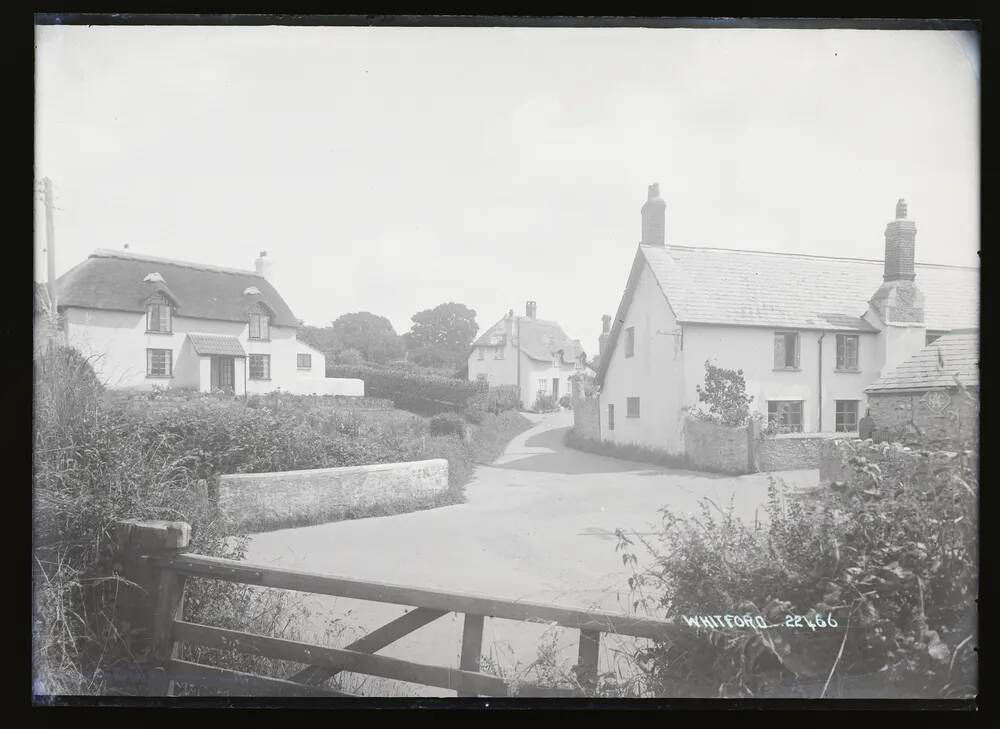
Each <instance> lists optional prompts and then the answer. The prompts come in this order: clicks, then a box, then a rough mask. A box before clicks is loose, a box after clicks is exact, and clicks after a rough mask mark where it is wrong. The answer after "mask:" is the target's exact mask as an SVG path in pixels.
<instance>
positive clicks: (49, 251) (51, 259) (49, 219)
mask: <svg viewBox="0 0 1000 729" xmlns="http://www.w3.org/2000/svg"><path fill="white" fill-rule="evenodd" d="M42 184H43V186H44V193H45V253H46V256H47V258H48V266H49V302H50V306H51V307H52V311H51V316H52V320H53V321H55V319H56V317H57V316H58V303H59V302H58V300H57V299H56V230H55V219H54V217H53V214H52V180H50V179H49V178H48V177H45V178H43V179H42Z"/></svg>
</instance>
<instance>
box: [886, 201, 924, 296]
mask: <svg viewBox="0 0 1000 729" xmlns="http://www.w3.org/2000/svg"><path fill="white" fill-rule="evenodd" d="M916 237H917V226H916V225H914V223H913V221H912V220H907V219H906V200H903V199H900V200H899V202H897V203H896V219H895V220H893V221H892V222H891V223H889V224H888V225H887V226H886V227H885V272H884V273H883V274H882V280H883V281H912V280H913V279H914V278H916V273H915V271H914V270H913V252H914V247H915V241H916Z"/></svg>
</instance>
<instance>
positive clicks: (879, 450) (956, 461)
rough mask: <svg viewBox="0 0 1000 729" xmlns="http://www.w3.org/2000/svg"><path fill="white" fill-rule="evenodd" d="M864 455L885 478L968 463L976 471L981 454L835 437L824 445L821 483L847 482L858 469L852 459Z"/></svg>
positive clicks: (922, 473)
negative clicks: (855, 468)
mask: <svg viewBox="0 0 1000 729" xmlns="http://www.w3.org/2000/svg"><path fill="white" fill-rule="evenodd" d="M855 458H864V459H865V461H867V462H868V463H870V464H874V465H876V466H878V467H879V471H880V472H881V473H882V475H883V478H893V475H894V474H916V475H918V476H919V475H924V476H926V475H929V474H933V473H934V472H935V471H937V470H939V469H941V468H945V467H954V466H964V467H967V468H970V469H972V470H973V471H976V470H977V469H978V457H977V455H976V453H975V452H974V451H944V450H925V449H914V448H909V447H907V446H904V445H902V444H901V443H874V442H873V441H872V440H871V439H870V438H869V439H868V440H859V439H857V438H850V439H836V440H834V439H831V440H828V441H826V442H825V443H823V445H822V446H821V448H820V462H819V483H820V485H821V486H829V485H830V484H832V483H841V484H842V483H846V482H848V481H849V480H850V479H851V476H852V474H853V473H854V467H853V466H852V465H851V461H852V459H855Z"/></svg>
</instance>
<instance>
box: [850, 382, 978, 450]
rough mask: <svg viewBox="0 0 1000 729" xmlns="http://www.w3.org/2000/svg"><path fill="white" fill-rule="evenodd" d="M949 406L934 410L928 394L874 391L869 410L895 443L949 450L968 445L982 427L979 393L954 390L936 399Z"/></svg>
mask: <svg viewBox="0 0 1000 729" xmlns="http://www.w3.org/2000/svg"><path fill="white" fill-rule="evenodd" d="M936 396H937V397H938V398H939V399H940V400H943V401H944V402H945V403H946V404H945V406H944V407H943V408H941V409H940V410H938V409H935V408H932V407H931V404H930V398H929V396H928V394H927V392H892V391H874V392H870V393H868V408H869V410H870V411H871V416H872V419H873V420H874V421H875V424H876V426H877V427H879V428H885V429H887V430H888V431H889V434H890V435H891V437H892V439H893V440H903V441H909V440H913V441H916V442H920V443H926V444H929V445H935V446H938V447H948V446H954V445H958V444H959V443H962V442H967V441H968V440H969V439H970V438H972V437H973V436H974V435H975V432H976V429H977V428H978V427H979V408H978V406H977V400H976V398H977V396H978V392H977V391H975V390H972V391H970V392H969V393H968V394H966V393H962V392H959V391H958V390H957V389H955V388H951V389H950V390H939V391H937V395H936Z"/></svg>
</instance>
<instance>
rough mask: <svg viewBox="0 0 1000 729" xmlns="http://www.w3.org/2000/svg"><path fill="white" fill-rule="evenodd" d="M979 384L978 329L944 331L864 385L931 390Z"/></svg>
mask: <svg viewBox="0 0 1000 729" xmlns="http://www.w3.org/2000/svg"><path fill="white" fill-rule="evenodd" d="M956 377H957V378H958V380H959V382H961V383H962V384H963V385H965V386H966V387H978V386H979V330H977V329H966V330H962V331H955V332H949V333H948V334H943V335H941V336H940V337H938V338H937V339H936V340H934V341H933V342H931V343H930V344H928V345H927V346H926V347H924V348H923V349H921V350H920V351H919V352H917V353H916V354H915V355H913V356H912V357H910V358H909V359H908V360H906V361H905V362H903V363H902V364H901V365H899V366H898V367H896V369H894V370H893V371H892V372H890V373H889V374H887V375H885V376H884V377H883V378H881V379H880V380H877V381H876V382H873V383H872V384H871V385H869V386H868V387H866V388H865V392H878V391H887V390H928V389H932V388H938V387H955V378H956Z"/></svg>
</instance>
